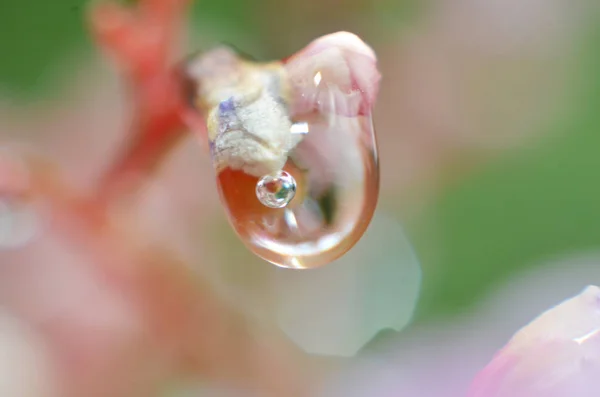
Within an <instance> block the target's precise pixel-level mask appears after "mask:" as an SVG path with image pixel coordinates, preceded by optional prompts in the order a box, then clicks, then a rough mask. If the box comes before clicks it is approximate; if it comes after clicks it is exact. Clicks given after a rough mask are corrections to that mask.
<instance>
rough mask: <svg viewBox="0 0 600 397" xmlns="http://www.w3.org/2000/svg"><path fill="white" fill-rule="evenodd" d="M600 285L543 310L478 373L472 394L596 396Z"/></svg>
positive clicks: (474, 396)
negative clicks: (543, 311) (545, 310)
mask: <svg viewBox="0 0 600 397" xmlns="http://www.w3.org/2000/svg"><path fill="white" fill-rule="evenodd" d="M598 374H600V288H598V287H588V288H586V289H585V290H584V291H583V292H582V293H581V294H580V295H578V296H576V297H574V298H572V299H569V300H567V301H565V302H563V303H562V304H560V305H558V306H556V307H555V308H553V309H551V310H548V311H547V312H545V313H543V314H542V315H541V316H540V317H538V318H537V319H536V320H534V321H533V322H532V323H531V324H530V325H528V326H526V327H525V328H523V329H522V330H521V331H519V332H518V333H517V334H516V335H515V336H514V338H513V339H512V340H511V341H510V342H509V343H508V345H507V346H505V347H504V349H503V350H502V351H501V352H500V353H499V354H498V355H497V356H496V357H495V358H494V359H493V360H492V362H491V363H490V364H489V365H488V366H487V367H486V368H485V369H484V370H483V371H482V372H481V373H480V374H479V375H478V376H477V378H476V379H475V381H474V383H473V385H472V386H471V389H470V392H469V394H468V396H469V397H572V396H574V397H593V396H597V395H598V390H599V389H600V377H599V376H598Z"/></svg>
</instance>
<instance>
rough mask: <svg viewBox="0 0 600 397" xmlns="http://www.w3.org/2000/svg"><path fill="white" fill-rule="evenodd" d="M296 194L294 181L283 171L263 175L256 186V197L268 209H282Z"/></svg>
mask: <svg viewBox="0 0 600 397" xmlns="http://www.w3.org/2000/svg"><path fill="white" fill-rule="evenodd" d="M295 194H296V181H295V180H294V177H293V176H291V175H290V174H288V173H287V172H285V171H280V172H278V173H277V174H275V175H265V176H263V177H262V178H260V180H259V181H258V183H257V184H256V197H258V200H259V201H260V202H261V203H263V205H265V206H267V207H269V208H283V207H285V206H286V205H288V203H289V202H290V201H291V200H292V199H293V198H294V195H295Z"/></svg>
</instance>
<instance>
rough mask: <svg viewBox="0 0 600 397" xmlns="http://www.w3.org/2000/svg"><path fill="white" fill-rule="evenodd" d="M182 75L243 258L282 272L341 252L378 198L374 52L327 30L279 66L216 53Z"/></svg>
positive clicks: (192, 64)
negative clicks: (253, 257)
mask: <svg viewBox="0 0 600 397" xmlns="http://www.w3.org/2000/svg"><path fill="white" fill-rule="evenodd" d="M187 74H188V76H187V77H188V78H190V79H191V81H193V82H194V83H195V88H196V89H195V94H194V96H193V101H194V106H195V107H196V108H197V109H199V110H200V111H202V112H203V114H204V115H205V117H206V123H207V133H208V140H209V145H210V150H211V155H212V158H213V163H214V166H215V170H216V175H217V184H218V188H219V192H220V196H221V199H222V201H223V203H224V205H225V208H226V210H227V213H228V217H229V220H230V222H231V224H232V225H233V227H234V228H235V230H236V231H237V233H238V235H239V236H240V237H241V238H242V240H243V241H244V243H245V244H246V245H247V246H248V247H249V248H250V250H252V251H253V252H254V253H255V254H257V255H259V256H260V257H262V258H263V259H265V260H267V261H269V262H271V263H273V264H275V265H278V266H282V267H289V268H313V267H317V266H321V265H324V264H327V263H329V262H331V261H333V260H334V259H337V258H338V257H340V256H341V255H343V254H344V253H345V252H347V251H348V250H349V249H350V248H351V247H352V246H353V245H354V244H355V243H356V242H357V241H358V240H359V239H360V237H361V236H362V235H363V233H364V232H365V230H366V228H367V226H368V225H369V222H370V221H371V218H372V216H373V212H374V210H375V206H376V203H377V198H378V191H379V167H378V160H377V145H376V141H375V131H374V129H373V123H372V118H371V108H372V105H373V102H374V100H375V96H376V94H377V89H378V84H379V73H378V71H377V69H376V59H375V55H374V53H373V51H372V50H371V49H370V48H369V47H368V46H367V45H366V44H364V43H363V42H362V41H361V40H360V39H358V37H356V36H354V35H352V34H350V33H336V34H333V35H329V36H325V37H323V38H320V39H318V40H315V41H314V42H313V43H311V44H310V45H309V46H308V47H306V48H305V49H304V50H302V51H300V52H298V53H297V54H295V55H294V56H292V57H290V58H289V59H288V60H287V61H286V62H285V63H283V62H274V63H265V64H259V63H254V62H249V61H247V60H244V59H242V58H240V57H238V56H237V54H235V53H234V52H233V51H231V50H229V49H225V48H221V49H217V50H214V51H212V52H209V53H207V54H205V55H203V56H200V57H199V58H197V59H194V60H192V62H190V63H189V64H188V68H187Z"/></svg>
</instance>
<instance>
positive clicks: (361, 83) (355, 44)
mask: <svg viewBox="0 0 600 397" xmlns="http://www.w3.org/2000/svg"><path fill="white" fill-rule="evenodd" d="M285 68H286V70H287V72H288V74H289V76H290V80H291V83H292V92H293V94H292V95H293V112H294V113H296V114H302V113H309V112H311V111H312V110H319V111H320V112H335V113H337V114H343V115H345V116H356V115H358V114H370V112H371V108H372V107H373V105H374V103H375V99H376V97H377V93H378V91H379V81H380V79H381V75H380V73H379V71H378V70H377V57H376V56H375V53H374V52H373V50H372V49H371V48H370V47H369V46H368V45H367V44H365V43H364V42H363V41H362V40H361V39H360V38H359V37H358V36H356V35H354V34H352V33H348V32H338V33H333V34H330V35H327V36H323V37H321V38H318V39H316V40H314V41H313V42H312V43H310V44H309V45H308V46H307V47H305V48H304V49H303V50H301V51H299V52H298V53H296V54H295V55H293V56H292V57H290V58H289V59H287V60H286V65H285Z"/></svg>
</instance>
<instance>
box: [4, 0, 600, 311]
mask: <svg viewBox="0 0 600 397" xmlns="http://www.w3.org/2000/svg"><path fill="white" fill-rule="evenodd" d="M87 3H88V2H87V1H84V0H78V1H74V0H54V1H44V0H1V1H0V32H1V33H0V49H1V53H2V61H0V87H1V88H2V90H4V91H7V92H9V93H10V96H11V98H13V99H14V100H15V101H23V102H28V101H40V100H42V99H46V100H48V99H52V98H54V97H55V96H59V95H60V90H61V87H63V86H64V85H65V84H66V82H67V81H68V79H69V72H68V69H65V68H63V67H62V66H63V65H64V64H65V62H68V60H69V59H71V58H73V57H79V56H89V55H91V54H93V53H94V51H95V50H94V47H93V46H92V43H91V41H90V38H89V36H88V34H87V31H86V25H85V13H86V10H87V8H86V6H87ZM325 3H326V4H325ZM337 3H339V5H336V4H337ZM314 4H315V3H313V5H314ZM323 4H324V5H323V7H326V9H325V10H322V9H320V7H317V6H314V9H313V10H312V11H306V10H304V14H302V17H299V18H293V15H294V13H295V12H297V9H294V7H291V6H289V4H288V3H287V2H277V1H276V0H260V1H246V0H222V1H199V2H197V3H196V4H195V6H194V13H193V21H194V27H195V29H197V31H198V32H204V33H205V36H204V37H205V38H204V42H203V43H202V45H201V46H203V45H204V44H206V43H210V42H211V41H212V40H214V41H218V40H222V41H227V42H230V43H233V44H235V45H236V46H237V47H239V48H241V49H242V50H244V51H246V52H249V53H253V54H256V55H257V56H258V57H265V58H267V57H275V58H279V57H282V56H284V55H286V54H287V53H289V52H290V50H291V51H293V50H295V49H297V48H296V47H298V46H299V45H300V44H303V43H305V42H307V41H308V40H309V39H312V38H313V37H316V36H318V35H320V34H323V33H327V32H329V31H333V30H338V29H342V28H348V29H350V28H351V29H353V30H354V31H356V32H357V33H359V34H362V35H364V36H366V37H367V38H371V39H372V40H374V41H376V42H377V43H378V45H379V46H380V47H383V46H385V44H386V42H389V41H393V40H395V39H396V38H397V37H398V36H401V35H402V33H401V31H402V29H403V28H404V27H405V26H411V24H412V23H414V21H416V20H418V19H419V18H421V16H422V15H425V14H426V13H427V12H428V7H429V5H428V3H423V2H418V1H377V2H363V1H350V2H339V1H338V2H335V1H326V2H324V3H323ZM332 9H333V10H337V11H336V13H335V14H332V13H331V10H332ZM590 26H591V28H590V29H588V30H587V31H586V32H585V34H583V35H582V36H581V37H582V39H581V40H579V41H577V43H576V46H574V47H573V50H574V53H575V54H576V55H575V57H576V58H577V59H576V62H575V63H574V64H575V67H574V68H573V69H571V73H572V77H573V78H572V79H571V80H570V82H571V83H570V84H571V85H572V87H571V88H572V90H573V98H575V99H574V100H575V101H576V102H575V103H574V104H573V103H572V104H570V105H573V106H569V110H568V111H567V112H564V113H563V114H560V115H559V116H557V117H555V118H554V119H553V120H552V123H550V126H549V127H548V126H544V128H545V129H548V131H542V132H543V134H541V135H540V136H539V137H537V138H535V140H534V141H533V143H531V142H529V143H528V144H527V145H526V147H525V148H518V149H515V150H510V151H508V152H506V153H504V154H503V155H502V156H497V157H494V158H493V159H492V160H489V161H480V162H478V163H477V165H476V166H474V167H469V168H468V170H466V171H463V170H462V169H461V167H459V166H457V167H450V168H449V169H448V170H444V172H443V175H444V176H443V178H441V180H442V181H443V182H442V183H441V184H440V187H439V188H437V189H436V190H435V194H433V198H432V199H431V200H429V201H427V202H426V205H425V208H423V209H421V211H420V212H419V214H418V216H412V217H411V216H409V217H406V218H407V219H406V220H405V224H406V227H407V233H408V235H409V237H410V239H411V240H412V242H413V243H414V246H415V249H416V251H417V253H418V256H419V257H420V260H421V264H422V267H423V272H424V276H423V283H424V284H423V288H422V294H421V298H420V301H419V305H418V309H417V320H426V319H430V318H432V317H433V316H438V315H445V314H451V313H454V312H456V311H459V310H463V309H465V308H466V307H468V306H469V305H471V304H473V303H474V302H476V301H477V300H478V299H479V298H480V297H482V296H483V294H485V293H486V291H488V290H489V289H490V288H493V287H495V286H497V285H499V284H500V283H502V282H503V281H505V280H507V278H508V277H510V276H511V275H513V274H515V273H516V272H519V271H521V270H523V269H525V268H529V267H532V266H538V264H541V263H543V262H544V261H545V260H548V259H551V258H553V257H555V256H558V255H563V254H568V253H571V252H580V251H585V250H593V249H598V248H600V184H599V183H598V180H599V178H598V171H600V156H599V155H598V154H599V152H600V133H599V132H600V111H599V110H598V109H599V108H600V72H599V71H600V53H599V52H598V51H597V49H598V47H599V45H600V24H590ZM594 26H595V27H594ZM286 29H287V33H288V34H277V32H281V31H285V30H286ZM392 32H393V36H392ZM390 37H393V38H390ZM386 77H387V78H388V80H390V79H393V76H386ZM383 161H384V162H383V164H384V166H385V159H384V160H383ZM390 202H393V200H387V201H385V202H384V206H385V208H386V209H387V210H388V211H393V212H395V213H396V214H397V215H398V217H399V218H401V219H403V218H404V214H405V213H406V212H407V211H404V209H403V208H404V206H403V204H402V203H400V204H398V203H392V204H390ZM432 247H434V248H432Z"/></svg>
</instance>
